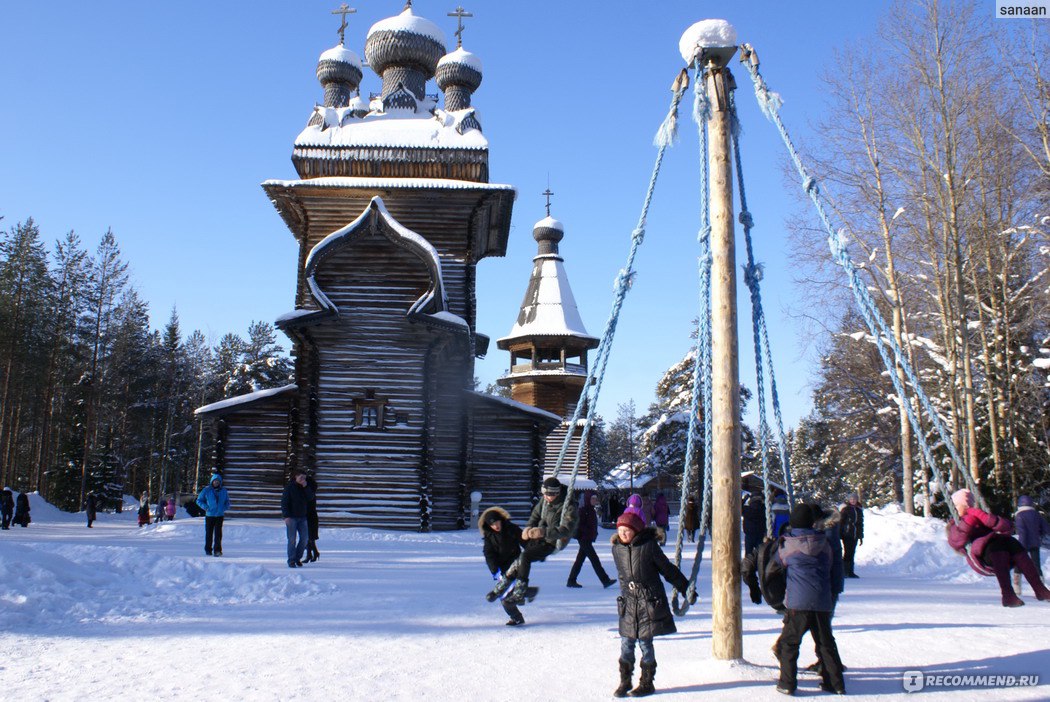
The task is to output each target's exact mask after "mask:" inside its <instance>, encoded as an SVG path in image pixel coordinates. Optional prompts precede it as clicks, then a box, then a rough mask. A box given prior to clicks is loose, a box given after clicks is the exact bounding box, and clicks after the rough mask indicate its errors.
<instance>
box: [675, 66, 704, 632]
mask: <svg viewBox="0 0 1050 702" xmlns="http://www.w3.org/2000/svg"><path fill="white" fill-rule="evenodd" d="M694 67H695V69H696V80H695V82H694V84H693V120H694V121H695V122H696V124H697V130H698V132H699V135H700V231H699V233H698V234H697V242H698V243H699V245H700V253H699V256H698V259H697V264H698V265H697V269H698V277H699V289H700V312H699V314H698V316H697V333H696V346H695V347H694V352H693V386H692V393H691V396H690V402H689V430H688V432H687V434H686V443H685V459H684V461H683V468H682V498H681V500H679V504H678V535H677V537H676V538H675V549H674V564H675V566H677V567H680V566H681V563H682V549H683V545H684V539H685V531H684V530H683V529H682V522H683V520H684V519H685V510H686V501H687V498H688V496H689V494H690V493H691V492H692V482H691V478H692V474H693V470H692V468H693V466H695V465H696V450H697V449H696V444H697V422H698V421H699V418H700V416H701V415H702V416H703V422H704V469H703V470H704V472H703V487H704V493H703V497H702V499H701V511H700V538H699V539H698V540H697V542H696V554H695V555H694V557H693V568H692V570H691V571H690V574H689V587H688V589H687V590H686V593H685V595H686V597H685V600H684V601H683V602H682V604H681V605H679V603H678V591H677V590H674V589H672V591H671V607H672V609H673V610H674V613H675V614H677V615H679V616H682V615H684V614H685V613H686V612H688V611H689V606H690V605H689V600H690V599H691V597H692V594H693V593H694V592H696V578H697V575H698V574H699V573H700V564H701V562H702V561H703V555H704V544H705V542H706V540H707V522H708V518H709V510H710V503H711V450H710V446H711V421H710V419H709V418H710V409H711V205H710V203H711V174H710V164H709V162H708V149H709V147H708V140H707V122H708V120H710V119H711V105H710V102H709V100H708V98H707V92H706V87H705V85H704V81H705V79H706V78H705V72H704V70H703V67H702V66H701V64H700V59H699V58H697V60H696V62H695V64H694Z"/></svg>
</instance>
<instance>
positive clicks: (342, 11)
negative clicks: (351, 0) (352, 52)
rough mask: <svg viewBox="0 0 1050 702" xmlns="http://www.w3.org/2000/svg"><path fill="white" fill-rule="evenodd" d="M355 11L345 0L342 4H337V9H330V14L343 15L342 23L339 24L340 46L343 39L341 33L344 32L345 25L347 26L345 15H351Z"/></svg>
mask: <svg viewBox="0 0 1050 702" xmlns="http://www.w3.org/2000/svg"><path fill="white" fill-rule="evenodd" d="M356 13H357V10H355V9H353V8H352V7H350V6H349V5H347V4H346V3H345V2H344V3H343V4H342V5H340V6H339V9H338V10H332V14H333V15H342V16H343V23H342V24H341V25H339V45H340V46H342V44H343V39H344V36H343V33H344V32H346V27H347V25H346V16H347V15H353V14H356Z"/></svg>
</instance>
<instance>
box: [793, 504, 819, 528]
mask: <svg viewBox="0 0 1050 702" xmlns="http://www.w3.org/2000/svg"><path fill="white" fill-rule="evenodd" d="M813 522H814V518H813V508H812V507H810V506H809V505H804V504H798V505H795V506H794V507H793V508H792V510H791V517H790V518H789V519H788V524H790V525H791V528H792V529H812V528H813Z"/></svg>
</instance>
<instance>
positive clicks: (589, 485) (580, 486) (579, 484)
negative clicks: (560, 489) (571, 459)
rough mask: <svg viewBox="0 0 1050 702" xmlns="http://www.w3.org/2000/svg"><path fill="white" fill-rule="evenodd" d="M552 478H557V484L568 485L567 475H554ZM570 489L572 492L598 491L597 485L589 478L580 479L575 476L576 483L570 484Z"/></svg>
mask: <svg viewBox="0 0 1050 702" xmlns="http://www.w3.org/2000/svg"><path fill="white" fill-rule="evenodd" d="M553 477H555V478H557V479H558V482H559V483H561V484H562V485H568V484H569V476H568V475H555V476H553ZM572 489H573V490H597V489H598V483H596V482H594V481H593V480H591V479H590V478H581V477H579V476H577V477H576V481H575V482H574V483H573V484H572Z"/></svg>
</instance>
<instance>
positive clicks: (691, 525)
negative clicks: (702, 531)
mask: <svg viewBox="0 0 1050 702" xmlns="http://www.w3.org/2000/svg"><path fill="white" fill-rule="evenodd" d="M699 528H700V508H699V507H697V505H696V498H695V497H693V496H692V495H690V496H689V497H688V498H687V499H686V501H685V516H684V517H682V531H684V532H685V533H686V535H687V536H688V537H689V543H693V542H695V541H696V530H697V529H699Z"/></svg>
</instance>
